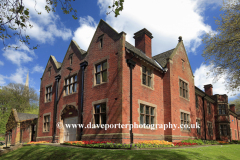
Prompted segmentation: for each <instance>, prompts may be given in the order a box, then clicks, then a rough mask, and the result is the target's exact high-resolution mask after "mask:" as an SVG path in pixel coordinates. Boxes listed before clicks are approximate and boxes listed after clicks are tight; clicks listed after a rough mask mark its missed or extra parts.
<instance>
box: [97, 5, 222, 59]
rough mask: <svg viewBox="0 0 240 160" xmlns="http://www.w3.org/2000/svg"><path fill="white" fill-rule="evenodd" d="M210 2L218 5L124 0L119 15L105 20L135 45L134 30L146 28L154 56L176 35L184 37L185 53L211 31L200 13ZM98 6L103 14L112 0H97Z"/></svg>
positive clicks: (174, 40) (169, 46) (175, 39)
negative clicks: (124, 33) (151, 36)
mask: <svg viewBox="0 0 240 160" xmlns="http://www.w3.org/2000/svg"><path fill="white" fill-rule="evenodd" d="M213 3H217V4H219V2H218V0H214V1H212V2H209V1H207V0H204V1H202V0H171V1H159V0H152V1H148V2H147V3H146V1H144V0H131V1H125V2H124V9H123V11H122V12H121V13H120V16H118V17H117V18H115V17H114V13H111V14H110V15H108V16H106V21H107V23H109V24H110V25H111V26H112V27H113V28H114V29H116V30H117V31H118V32H121V31H124V32H126V33H127V36H126V39H127V41H129V42H130V43H132V44H135V43H134V39H133V35H134V33H135V32H137V31H139V30H141V29H143V28H146V29H148V30H149V31H150V32H151V33H152V34H153V37H154V38H153V39H152V54H153V55H156V54H159V53H161V52H164V51H166V50H169V49H172V48H174V47H175V46H176V45H177V42H178V37H179V36H182V37H183V40H184V44H185V47H186V49H187V50H188V52H189V51H191V52H195V50H196V48H197V47H199V45H200V44H201V35H202V34H203V33H204V32H209V31H212V29H211V26H209V25H208V24H205V23H204V17H203V15H202V13H203V11H204V9H205V7H206V6H207V5H209V4H213ZM98 5H99V7H100V9H101V13H102V14H106V12H109V9H108V8H107V7H108V6H109V5H112V0H98Z"/></svg>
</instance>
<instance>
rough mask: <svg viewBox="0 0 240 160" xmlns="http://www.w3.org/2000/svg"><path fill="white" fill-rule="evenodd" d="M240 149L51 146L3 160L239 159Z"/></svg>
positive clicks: (234, 146)
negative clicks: (128, 148)
mask: <svg viewBox="0 0 240 160" xmlns="http://www.w3.org/2000/svg"><path fill="white" fill-rule="evenodd" d="M239 150H240V145H239V144H231V145H215V146H205V147H199V148H182V149H161V150H111V149H89V148H72V147H55V146H48V145H32V146H24V147H22V148H20V149H17V150H15V151H12V152H9V153H7V154H4V155H2V156H1V157H0V160H8V159H14V160H18V159H19V160H20V159H21V160H34V159H47V160H51V159H53V160H56V159H67V160H71V159H84V160H85V159H114V160H117V159H178V160H179V159H185V160H192V159H197V160H201V159H221V160H225V159H226V160H227V159H239V157H240V152H239Z"/></svg>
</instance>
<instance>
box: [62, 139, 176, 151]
mask: <svg viewBox="0 0 240 160" xmlns="http://www.w3.org/2000/svg"><path fill="white" fill-rule="evenodd" d="M64 144H68V145H76V146H80V147H94V148H116V149H121V148H125V149H126V148H128V149H130V148H135V149H138V148H162V147H174V145H173V143H172V142H167V141H160V140H152V141H140V142H138V143H136V144H121V143H112V142H110V141H67V142H64Z"/></svg>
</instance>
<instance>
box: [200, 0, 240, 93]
mask: <svg viewBox="0 0 240 160" xmlns="http://www.w3.org/2000/svg"><path fill="white" fill-rule="evenodd" d="M221 11H223V14H221V15H220V19H216V21H215V23H216V24H217V25H218V28H217V32H216V33H212V32H210V33H207V34H205V35H204V37H203V43H204V44H205V48H204V51H203V54H202V56H203V57H204V58H205V61H206V62H208V63H210V64H212V65H213V66H214V67H213V68H212V69H211V72H212V73H213V75H214V77H215V80H217V79H219V78H220V77H221V76H223V75H227V76H226V77H227V79H226V82H227V83H226V84H227V85H226V88H227V89H228V91H238V90H239V89H240V0H228V1H227V2H223V6H222V8H221Z"/></svg>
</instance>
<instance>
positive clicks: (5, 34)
mask: <svg viewBox="0 0 240 160" xmlns="http://www.w3.org/2000/svg"><path fill="white" fill-rule="evenodd" d="M73 1H75V0H46V5H45V10H46V11H47V12H48V13H49V12H55V11H56V8H57V6H58V4H59V3H60V5H61V9H62V11H63V13H64V14H69V13H70V12H72V13H73V14H72V17H73V19H77V10H76V9H73V8H72V5H71V3H72V2H73ZM123 2H124V0H113V5H112V6H109V7H108V8H109V9H111V11H110V12H108V13H107V14H110V13H111V12H114V14H115V17H117V16H118V15H119V12H120V11H122V10H123ZM36 5H37V0H35V7H36ZM35 10H36V9H35ZM36 12H37V13H38V14H39V15H41V12H38V11H37V10H36ZM32 27H34V26H33V25H32V24H31V22H30V13H29V9H28V8H26V7H25V5H24V3H23V0H1V2H0V38H1V39H2V42H3V45H4V46H5V48H6V47H12V48H15V49H17V48H19V47H20V46H10V45H6V44H5V40H6V39H10V38H12V37H15V36H17V38H18V39H19V41H20V42H22V43H23V44H25V45H27V46H28V47H29V45H30V41H29V40H30V37H29V36H28V35H26V34H25V32H26V30H27V29H29V28H32ZM37 47H38V45H37V46H33V47H31V49H37ZM29 48H30V47H29Z"/></svg>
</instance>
